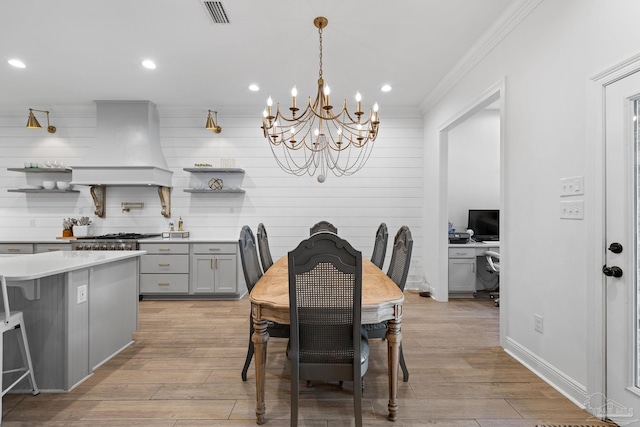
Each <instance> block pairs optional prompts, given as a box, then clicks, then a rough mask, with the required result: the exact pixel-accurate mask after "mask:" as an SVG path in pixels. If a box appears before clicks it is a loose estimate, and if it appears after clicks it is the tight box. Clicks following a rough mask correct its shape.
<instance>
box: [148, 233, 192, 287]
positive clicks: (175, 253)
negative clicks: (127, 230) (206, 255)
mask: <svg viewBox="0 0 640 427" xmlns="http://www.w3.org/2000/svg"><path fill="white" fill-rule="evenodd" d="M140 250H143V251H147V255H145V256H143V257H142V258H141V259H140V296H141V297H142V296H144V295H154V294H155V295H167V294H176V295H186V294H188V293H189V244H188V243H172V242H166V243H165V242H158V243H143V242H141V243H140Z"/></svg>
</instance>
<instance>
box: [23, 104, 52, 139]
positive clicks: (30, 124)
mask: <svg viewBox="0 0 640 427" xmlns="http://www.w3.org/2000/svg"><path fill="white" fill-rule="evenodd" d="M34 111H38V112H40V113H47V131H48V132H49V133H56V127H55V126H51V125H50V124H49V112H48V111H45V110H35V109H33V108H29V119H28V120H27V128H29V129H41V128H42V126H40V123H38V119H36V116H35V115H34V114H33V112H34Z"/></svg>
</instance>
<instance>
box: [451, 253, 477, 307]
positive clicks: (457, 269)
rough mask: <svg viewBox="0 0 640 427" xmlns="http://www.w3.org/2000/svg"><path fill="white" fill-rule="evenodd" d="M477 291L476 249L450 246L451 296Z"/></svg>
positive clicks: (466, 294) (465, 294)
mask: <svg viewBox="0 0 640 427" xmlns="http://www.w3.org/2000/svg"><path fill="white" fill-rule="evenodd" d="M475 291H476V252H475V249H474V248H449V296H450V297H455V296H472V295H473V293H474V292H475Z"/></svg>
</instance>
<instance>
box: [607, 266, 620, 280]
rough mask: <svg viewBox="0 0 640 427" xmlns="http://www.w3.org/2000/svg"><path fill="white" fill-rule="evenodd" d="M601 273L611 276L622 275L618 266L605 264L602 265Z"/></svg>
mask: <svg viewBox="0 0 640 427" xmlns="http://www.w3.org/2000/svg"><path fill="white" fill-rule="evenodd" d="M602 273H603V274H604V275H605V276H609V277H611V276H613V277H622V269H621V268H620V267H618V266H615V265H614V266H612V267H607V266H606V265H605V266H604V267H602Z"/></svg>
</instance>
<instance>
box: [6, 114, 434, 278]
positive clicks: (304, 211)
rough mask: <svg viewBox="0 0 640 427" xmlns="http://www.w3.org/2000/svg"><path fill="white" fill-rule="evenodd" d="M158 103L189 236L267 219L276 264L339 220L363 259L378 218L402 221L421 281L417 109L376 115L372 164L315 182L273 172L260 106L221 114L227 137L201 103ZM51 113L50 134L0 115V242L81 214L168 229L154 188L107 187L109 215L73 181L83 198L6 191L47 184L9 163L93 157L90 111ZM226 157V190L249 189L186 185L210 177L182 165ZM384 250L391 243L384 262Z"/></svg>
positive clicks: (112, 226) (176, 200) (118, 226)
mask: <svg viewBox="0 0 640 427" xmlns="http://www.w3.org/2000/svg"><path fill="white" fill-rule="evenodd" d="M158 109H159V112H160V136H161V143H162V149H163V151H164V154H165V158H166V160H167V164H168V166H169V169H171V170H172V171H173V172H174V174H173V190H172V196H171V201H172V219H173V220H174V221H175V222H177V219H178V217H179V216H182V218H183V220H184V224H185V229H186V230H188V231H189V232H190V233H191V237H192V238H197V239H230V240H236V239H237V238H238V235H239V231H240V228H241V226H242V225H244V224H248V225H250V226H251V227H252V228H253V229H254V232H255V230H256V228H257V225H258V223H260V222H263V223H264V224H265V226H266V228H267V232H268V233H269V241H270V245H271V251H272V255H273V257H274V258H276V259H277V258H278V257H280V256H282V255H285V254H286V253H287V251H289V250H291V249H293V248H294V247H295V246H296V245H297V244H298V243H299V242H300V240H301V239H302V238H305V237H306V236H308V234H309V227H311V226H312V225H313V224H315V223H316V222H317V221H320V220H323V219H324V220H328V221H330V222H332V223H333V224H334V225H336V226H337V227H338V231H339V234H340V235H341V236H342V237H344V238H346V239H348V240H349V241H350V242H351V243H352V245H353V246H354V247H356V248H357V249H359V250H361V251H362V253H363V255H364V256H367V257H368V256H370V255H371V252H372V250H373V241H374V236H375V231H376V229H377V227H378V225H379V224H380V222H382V221H384V222H386V224H387V226H388V228H389V233H390V236H389V237H390V240H392V239H393V236H394V235H395V232H396V231H397V230H398V228H399V227H400V226H402V225H407V226H409V227H410V228H411V231H412V234H413V238H414V251H413V254H414V255H413V260H412V266H413V267H414V268H413V269H412V273H413V274H418V275H420V276H421V273H420V272H421V271H422V268H421V265H422V263H421V259H420V254H421V253H422V227H421V224H422V217H423V187H424V182H423V181H424V178H423V176H424V174H423V166H422V165H423V160H422V158H423V120H422V117H420V116H419V115H418V113H415V114H414V115H412V116H410V117H409V118H406V115H405V116H403V117H402V118H401V117H400V115H398V117H395V118H394V117H388V116H383V118H382V125H381V130H380V133H379V135H378V139H377V140H376V142H375V144H376V146H375V148H374V150H373V153H372V154H371V157H370V159H369V161H368V162H367V165H366V166H365V167H364V168H363V169H362V170H361V171H359V172H358V173H356V174H355V175H353V176H350V177H340V178H337V177H335V176H333V175H331V174H330V175H329V176H328V177H327V180H326V182H325V183H323V184H320V183H318V182H317V181H316V179H315V178H314V177H309V176H303V177H295V176H291V175H288V174H286V173H284V172H282V171H281V170H280V169H279V167H278V166H277V165H276V163H275V161H274V159H273V155H272V153H271V150H270V149H269V146H268V144H267V142H266V140H265V139H264V138H263V137H262V130H261V129H260V124H261V123H260V111H258V112H257V113H256V114H255V115H248V114H245V115H244V116H243V115H229V116H225V114H224V113H223V112H219V114H218V118H219V123H220V125H221V126H222V133H221V134H215V133H213V132H211V131H207V130H205V129H204V119H205V118H206V109H204V108H202V109H194V108H186V107H185V108H175V107H173V108H165V109H163V108H162V107H161V106H159V108H158ZM23 110H24V111H27V109H26V108H24V109H23ZM51 110H52V124H55V125H56V126H57V127H58V131H57V133H56V134H54V135H51V134H48V133H47V132H46V130H44V129H43V130H33V129H26V128H25V127H24V126H25V123H26V116H27V113H25V114H23V115H17V114H15V111H12V112H8V111H5V112H4V113H3V112H2V111H1V110H0V149H1V150H2V156H1V157H0V218H1V219H2V221H0V240H12V239H38V238H46V239H52V238H55V237H56V236H60V235H61V234H62V231H61V229H62V227H61V226H62V219H63V218H66V217H78V216H89V217H91V219H92V221H93V224H92V225H91V229H92V231H93V233H94V234H102V233H112V232H122V231H131V232H159V231H164V230H167V229H168V223H169V219H167V218H164V217H163V216H162V215H160V210H161V206H160V200H159V198H158V196H157V189H156V188H145V187H108V188H107V202H106V217H105V218H96V217H95V216H94V215H93V210H94V209H93V201H92V199H91V196H90V194H89V190H88V187H85V186H78V187H76V189H78V190H79V191H80V193H73V194H51V195H49V194H40V193H39V194H24V193H9V192H7V189H9V188H16V187H20V186H23V185H25V184H38V183H39V182H40V181H42V179H45V178H44V176H42V175H41V174H23V173H18V172H12V171H7V168H10V167H22V166H23V164H24V162H25V161H30V162H38V163H44V162H45V161H46V160H58V161H64V162H65V163H66V164H67V165H69V166H73V165H74V164H75V165H82V164H83V161H84V159H89V158H90V157H91V155H92V147H93V144H94V134H95V123H96V119H95V107H94V108H81V107H78V108H71V107H59V108H51ZM122 155H123V156H126V155H127V153H122ZM221 158H234V159H235V161H236V166H237V167H239V168H243V169H244V170H245V171H246V173H245V174H244V175H243V176H235V175H228V176H222V175H221V176H220V177H221V178H223V180H224V181H225V185H229V186H239V187H242V188H243V189H245V191H246V192H245V193H244V194H221V195H208V194H197V193H186V192H184V191H183V190H184V189H185V188H189V187H193V186H194V185H195V184H196V183H197V182H198V180H203V179H205V177H206V179H207V180H208V176H200V174H191V173H188V172H185V171H183V168H185V167H193V166H194V164H196V163H210V164H212V165H213V166H214V167H217V166H219V164H220V163H219V162H220V159H221ZM46 179H48V178H46ZM53 179H60V177H58V178H56V177H55V176H54V177H53ZM66 179H70V177H67V178H66ZM122 202H144V204H145V207H144V209H131V211H130V212H122V209H121V203H122ZM390 247H391V243H390V244H389V248H390ZM390 255H391V252H390V250H388V252H387V261H386V264H385V268H386V266H387V265H388V262H389V258H390ZM413 280H415V278H413Z"/></svg>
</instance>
